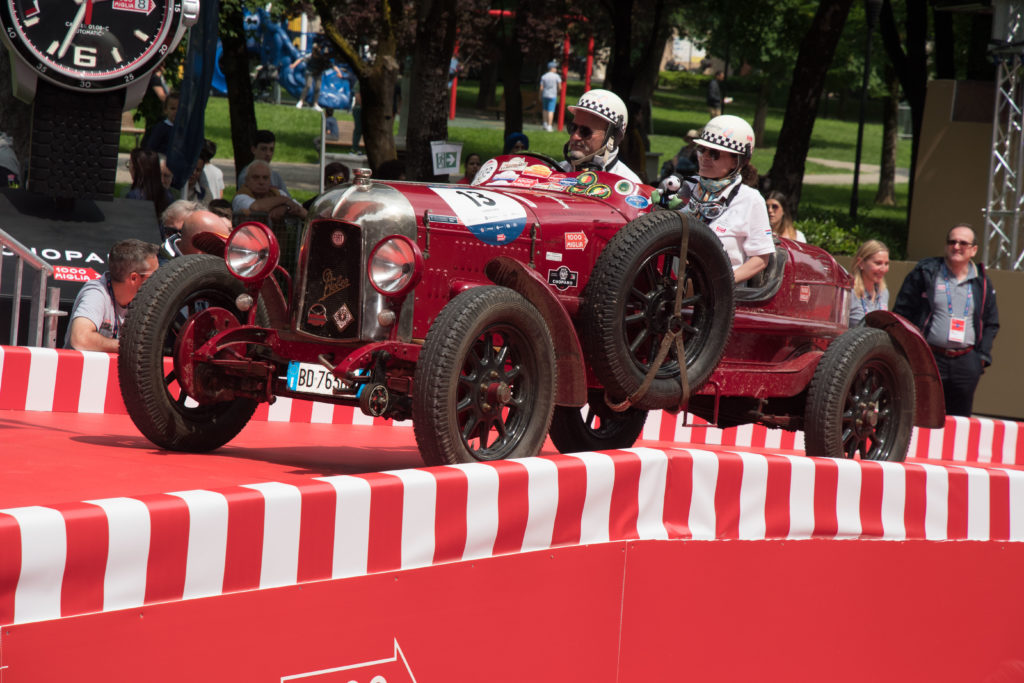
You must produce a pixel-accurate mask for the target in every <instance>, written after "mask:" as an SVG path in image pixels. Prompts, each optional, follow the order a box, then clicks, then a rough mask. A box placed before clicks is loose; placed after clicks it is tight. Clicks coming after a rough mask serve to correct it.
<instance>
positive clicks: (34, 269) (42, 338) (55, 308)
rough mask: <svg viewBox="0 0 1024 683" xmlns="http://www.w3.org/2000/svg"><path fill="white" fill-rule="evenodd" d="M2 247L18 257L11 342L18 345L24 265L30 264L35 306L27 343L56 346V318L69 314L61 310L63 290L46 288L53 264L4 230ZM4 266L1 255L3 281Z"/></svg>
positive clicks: (1, 231)
mask: <svg viewBox="0 0 1024 683" xmlns="http://www.w3.org/2000/svg"><path fill="white" fill-rule="evenodd" d="M0 249H2V250H3V251H9V252H11V253H13V254H14V257H15V259H16V262H15V263H16V265H15V267H14V268H15V274H14V296H13V297H12V298H11V335H10V339H9V343H10V345H11V346H17V344H18V328H19V325H20V322H21V292H22V287H23V283H24V281H25V264H28V266H29V268H30V270H31V272H30V274H29V275H30V277H29V281H28V287H27V289H28V291H29V292H30V293H31V296H32V299H31V301H32V305H31V308H30V309H29V328H28V345H29V346H46V347H48V348H51V349H52V348H56V346H57V318H58V317H60V316H62V315H66V314H65V313H64V311H61V310H60V290H59V289H58V288H56V287H47V284H48V283H49V279H50V278H51V277H53V266H51V265H50V264H49V263H47V262H46V261H44V260H43V259H41V258H39V257H38V256H36V255H35V254H34V253H32V250H31V249H29V248H28V247H26V246H25V245H24V244H22V243H21V242H19V241H18V240H16V239H14V238H13V237H11V236H10V235H9V234H8V233H6V232H4V231H3V230H0ZM3 266H4V260H3V258H0V282H2V281H3Z"/></svg>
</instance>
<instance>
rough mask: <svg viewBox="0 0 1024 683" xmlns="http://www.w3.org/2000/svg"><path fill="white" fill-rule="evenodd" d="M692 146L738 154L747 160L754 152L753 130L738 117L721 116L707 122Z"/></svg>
mask: <svg viewBox="0 0 1024 683" xmlns="http://www.w3.org/2000/svg"><path fill="white" fill-rule="evenodd" d="M693 142H694V144H696V145H699V146H701V147H707V148H709V149H717V150H719V151H722V152H732V153H733V154H738V155H740V157H741V158H742V159H744V160H749V159H750V155H751V154H753V152H754V129H753V128H751V127H750V124H748V123H747V122H746V121H744V120H743V119H741V118H740V117H738V116H731V115H729V114H723V115H722V116H716V117H715V118H713V119H711V120H710V121H708V123H707V125H706V126H704V130H703V131H702V132H701V134H700V137H699V138H698V139H696V140H694V141H693Z"/></svg>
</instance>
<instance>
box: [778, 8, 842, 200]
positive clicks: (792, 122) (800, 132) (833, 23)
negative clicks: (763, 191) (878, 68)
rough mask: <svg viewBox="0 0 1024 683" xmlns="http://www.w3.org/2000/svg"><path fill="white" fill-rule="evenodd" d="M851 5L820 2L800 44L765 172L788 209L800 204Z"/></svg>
mask: <svg viewBox="0 0 1024 683" xmlns="http://www.w3.org/2000/svg"><path fill="white" fill-rule="evenodd" d="M852 4H853V0H835V1H833V2H830V1H829V0H821V2H820V3H819V5H818V11H817V12H816V13H815V15H814V20H813V21H812V23H811V27H810V30H808V31H807V35H806V36H805V37H804V39H803V41H802V42H801V43H800V53H799V55H798V56H797V60H796V67H795V68H794V70H793V84H792V85H791V86H790V88H789V100H788V102H787V103H786V115H785V118H784V119H783V121H782V130H781V131H780V132H779V140H778V144H777V147H776V150H777V151H776V152H775V161H774V163H773V164H772V168H771V171H769V172H768V175H769V183H770V188H771V189H772V190H778V191H780V192H782V193H784V194H785V195H787V197H788V198H789V205H790V207H797V206H799V204H800V191H801V188H802V185H803V181H804V165H805V164H806V162H807V151H808V149H809V148H810V144H811V131H812V130H813V129H814V119H815V116H816V114H817V111H818V102H819V100H820V99H821V91H822V89H823V88H824V86H825V74H826V73H827V72H828V68H829V66H830V65H831V64H832V57H833V55H834V54H835V50H836V43H838V42H839V37H840V36H841V35H842V33H843V25H844V24H845V23H846V15H847V14H849V12H850V5H852Z"/></svg>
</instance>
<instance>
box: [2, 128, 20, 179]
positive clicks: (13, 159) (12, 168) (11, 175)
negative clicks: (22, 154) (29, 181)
mask: <svg viewBox="0 0 1024 683" xmlns="http://www.w3.org/2000/svg"><path fill="white" fill-rule="evenodd" d="M0 187H21V164H19V163H18V155H17V154H16V153H15V152H14V139H13V138H12V137H11V136H10V135H8V134H7V133H0Z"/></svg>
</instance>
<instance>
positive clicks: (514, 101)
mask: <svg viewBox="0 0 1024 683" xmlns="http://www.w3.org/2000/svg"><path fill="white" fill-rule="evenodd" d="M506 46H507V49H506V50H505V51H504V58H503V59H502V60H501V82H502V85H504V87H505V134H504V136H503V137H502V145H504V140H505V139H507V138H508V136H509V135H511V134H512V133H521V132H523V93H522V91H521V90H520V89H519V76H520V74H521V73H522V70H523V53H522V52H520V51H519V45H518V43H517V42H516V40H515V38H514V37H513V38H512V39H511V40H509V41H508V42H507V43H506Z"/></svg>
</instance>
